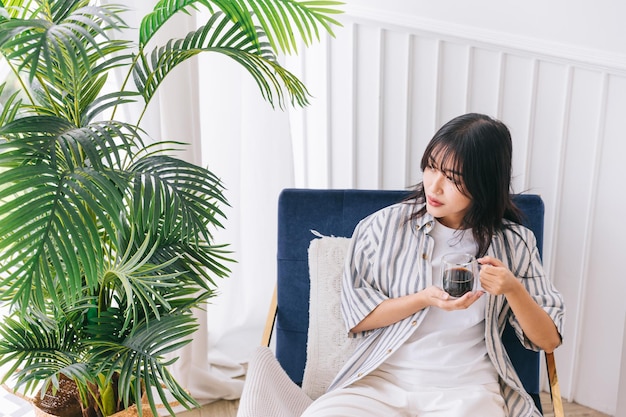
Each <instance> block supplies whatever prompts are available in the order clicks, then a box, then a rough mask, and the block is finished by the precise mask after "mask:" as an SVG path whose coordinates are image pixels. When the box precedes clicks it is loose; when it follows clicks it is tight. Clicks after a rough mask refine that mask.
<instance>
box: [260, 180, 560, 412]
mask: <svg viewBox="0 0 626 417" xmlns="http://www.w3.org/2000/svg"><path fill="white" fill-rule="evenodd" d="M406 195H407V191H380V190H376V191H372V190H313V189H285V190H283V192H282V193H281V195H280V197H279V204H278V252H277V261H278V265H277V268H278V270H277V273H278V277H277V292H276V294H275V297H276V298H275V299H274V300H273V303H272V304H273V305H272V308H271V309H270V314H269V315H268V323H267V326H266V331H265V333H264V336H263V338H264V340H263V344H265V345H267V344H268V343H269V338H270V337H271V335H272V333H273V334H274V335H275V343H276V352H275V354H276V359H277V360H278V362H279V363H280V365H281V367H282V368H283V369H284V371H285V372H286V373H287V375H288V376H289V377H290V378H291V380H292V381H293V382H295V383H296V384H298V385H301V384H302V379H303V374H304V369H305V364H306V352H307V330H308V326H309V305H308V301H309V268H308V248H309V245H310V242H311V240H312V238H314V236H313V235H312V234H311V230H316V231H318V232H320V233H321V234H323V235H327V236H331V235H333V236H345V237H350V236H351V235H352V232H353V230H354V227H355V226H356V224H357V223H358V222H359V221H360V220H361V219H362V218H364V217H366V216H367V215H369V214H371V213H373V212H374V211H376V210H378V209H381V208H383V207H386V206H388V205H391V204H394V203H396V202H399V201H400V200H402V199H403V198H404V197H405V196H406ZM514 199H515V202H516V204H517V205H518V207H520V209H521V210H522V211H523V213H524V215H525V222H524V223H525V225H526V226H527V227H528V228H530V229H531V230H532V231H533V232H534V234H535V236H536V238H537V244H538V248H539V251H540V253H541V250H542V243H543V222H544V205H543V201H542V200H541V198H540V197H539V196H537V195H515V196H514ZM503 338H504V343H505V346H506V349H507V352H508V354H509V356H510V358H511V360H512V362H513V364H514V366H515V369H516V371H517V373H518V375H519V377H520V379H521V380H522V382H523V384H524V387H525V389H526V391H527V392H528V393H529V394H530V395H531V396H532V397H533V399H534V400H535V403H536V404H537V407H538V408H539V410H541V403H540V399H539V392H540V388H539V381H540V376H539V364H540V354H539V353H538V352H533V351H530V350H527V349H525V348H524V347H523V346H522V345H521V344H520V343H519V341H518V339H517V337H516V336H515V334H514V331H513V330H512V328H510V326H509V327H508V328H507V329H506V330H505V333H504V335H503ZM546 361H547V365H548V373H549V377H550V388H551V391H552V396H553V406H554V408H555V415H556V416H559V415H562V404H561V397H560V392H559V389H558V381H557V378H556V370H555V366H554V357H553V356H552V354H547V355H546ZM559 412H560V413H561V414H559Z"/></svg>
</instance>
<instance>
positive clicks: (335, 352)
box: [302, 236, 356, 399]
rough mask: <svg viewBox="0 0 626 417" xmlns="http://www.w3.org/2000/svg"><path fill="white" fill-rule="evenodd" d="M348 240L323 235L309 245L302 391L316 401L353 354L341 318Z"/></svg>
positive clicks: (353, 344)
mask: <svg viewBox="0 0 626 417" xmlns="http://www.w3.org/2000/svg"><path fill="white" fill-rule="evenodd" d="M349 244H350V239H349V238H345V237H334V236H323V237H321V238H317V239H313V240H312V241H311V244H310V245H309V275H310V279H311V295H310V299H309V334H308V342H307V361H306V367H305V368H304V376H303V380H302V389H303V390H304V392H306V394H307V395H308V396H309V397H311V398H313V399H315V398H317V397H319V396H320V395H322V394H323V393H324V392H326V389H327V388H328V386H329V385H330V383H331V382H332V380H333V378H334V377H335V375H336V374H337V372H339V369H340V368H341V367H342V366H343V364H344V363H345V361H346V359H347V358H348V356H349V355H350V353H352V352H353V351H354V348H355V346H356V345H355V344H356V339H354V338H350V337H348V334H347V332H346V329H345V326H344V322H343V319H342V317H341V309H340V302H341V300H340V297H341V275H342V272H343V266H344V259H345V256H346V252H347V250H348V245H349Z"/></svg>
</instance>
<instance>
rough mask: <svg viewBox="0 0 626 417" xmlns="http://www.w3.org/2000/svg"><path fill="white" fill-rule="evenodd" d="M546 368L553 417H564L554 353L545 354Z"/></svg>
mask: <svg viewBox="0 0 626 417" xmlns="http://www.w3.org/2000/svg"><path fill="white" fill-rule="evenodd" d="M546 366H547V368H548V381H549V382H550V395H551V397H552V408H553V409H554V417H565V413H564V412H563V400H562V399H561V389H560V388H559V378H558V376H557V374H556V362H555V361H554V353H546Z"/></svg>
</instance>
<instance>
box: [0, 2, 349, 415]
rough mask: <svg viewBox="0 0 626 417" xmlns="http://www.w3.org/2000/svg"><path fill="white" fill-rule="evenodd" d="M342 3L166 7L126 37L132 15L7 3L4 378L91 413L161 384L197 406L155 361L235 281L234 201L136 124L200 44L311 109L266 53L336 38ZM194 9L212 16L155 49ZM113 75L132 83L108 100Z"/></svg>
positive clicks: (1, 250) (2, 94)
mask: <svg viewBox="0 0 626 417" xmlns="http://www.w3.org/2000/svg"><path fill="white" fill-rule="evenodd" d="M339 5H340V3H339V2H337V1H324V0H306V1H305V0H256V1H254V0H195V1H194V0H161V1H158V2H157V3H156V5H155V6H154V9H153V11H152V12H150V13H149V14H147V15H146V16H145V17H144V18H143V20H142V22H141V25H140V28H139V32H138V33H139V39H138V40H137V41H136V42H133V41H131V40H124V39H119V36H120V34H122V33H127V32H123V30H124V29H127V25H126V24H125V22H124V20H123V18H122V17H123V14H124V12H125V11H126V8H125V7H124V6H120V5H111V4H100V2H95V1H89V0H0V51H1V53H2V56H3V57H4V62H3V63H2V65H4V67H5V68H8V69H9V70H10V76H9V77H7V79H6V80H4V82H3V83H2V84H0V203H1V204H0V302H1V303H2V306H4V308H5V309H7V310H8V313H7V316H6V317H5V318H4V320H3V322H2V323H1V324H0V338H1V339H0V365H2V366H4V367H5V369H7V372H6V373H5V375H3V376H2V382H4V381H6V380H7V379H8V378H10V377H15V381H16V385H17V388H19V389H23V390H24V391H25V392H33V391H34V390H38V389H40V390H41V392H42V393H44V394H45V395H43V394H42V395H41V396H39V395H37V396H36V397H35V398H36V399H37V401H39V402H38V404H39V405H40V406H41V405H42V404H43V403H44V402H45V401H44V400H45V398H46V395H47V396H54V394H55V392H57V390H60V389H62V388H63V387H64V386H65V385H67V383H69V384H70V386H72V387H73V388H74V389H75V390H76V395H75V398H74V399H75V400H76V401H75V402H77V403H78V404H79V407H80V408H79V412H80V414H78V415H83V416H107V415H112V414H114V413H116V412H118V411H119V410H123V409H125V408H126V407H129V406H131V405H132V404H136V406H137V408H138V410H139V413H140V415H141V413H142V406H141V404H142V401H141V399H142V396H143V398H145V399H146V400H147V402H148V404H149V406H150V409H151V411H152V412H153V413H154V414H156V404H157V402H158V401H157V398H159V399H160V400H161V401H162V402H163V403H165V404H166V405H167V404H168V402H167V398H166V394H167V392H169V393H171V394H172V395H173V396H174V398H175V399H176V400H177V401H179V402H180V403H182V404H183V405H185V406H187V407H190V406H192V405H195V402H194V400H193V398H191V397H190V395H189V394H188V393H186V392H185V390H184V389H183V387H181V386H180V385H179V384H178V383H177V382H176V380H175V379H174V378H173V377H172V375H171V374H170V373H169V372H168V370H167V366H168V365H169V362H168V361H167V360H166V359H164V355H166V354H167V353H168V352H172V351H174V350H176V349H178V348H180V347H181V346H183V345H184V344H186V343H188V342H189V340H190V336H191V335H192V333H193V332H194V330H195V329H196V323H195V321H194V318H193V316H192V310H193V309H194V308H196V307H198V306H201V305H202V304H203V303H204V302H206V301H207V300H208V299H209V298H210V297H212V296H213V294H214V290H215V288H216V279H217V278H221V277H224V276H226V275H227V274H228V272H229V270H228V266H227V265H228V263H229V262H230V261H231V259H230V257H231V256H232V255H231V254H229V252H228V250H227V247H225V245H220V244H216V243H215V242H214V239H213V233H214V231H215V230H216V228H221V227H222V224H221V221H223V219H224V214H223V212H222V211H221V207H223V206H224V205H227V204H228V203H227V201H226V198H225V196H224V188H223V184H222V183H221V182H220V179H219V178H218V177H217V176H216V175H215V174H213V173H212V172H211V171H209V170H208V169H206V168H203V167H199V166H196V165H193V164H190V163H187V162H185V161H182V160H180V159H176V158H174V157H172V156H170V155H171V153H169V152H168V151H169V150H171V149H174V148H177V147H179V145H181V144H180V143H178V142H176V141H169V142H166V143H156V144H146V143H148V142H149V141H148V140H147V134H146V132H144V131H143V130H142V128H141V119H142V116H143V114H144V112H145V111H146V108H147V107H148V105H149V103H150V101H151V99H152V98H153V97H154V95H155V92H156V91H157V90H158V88H159V86H160V85H161V83H162V81H163V80H164V79H165V77H166V76H167V75H168V74H170V73H171V72H172V71H173V70H174V69H175V67H176V66H177V65H178V64H180V63H182V62H184V61H186V60H188V59H190V58H192V57H194V56H196V55H198V54H200V53H203V52H216V53H221V54H224V55H226V56H229V57H231V58H232V59H234V60H235V61H236V62H238V63H239V64H241V65H242V66H243V67H244V68H245V69H246V70H247V71H248V72H249V74H250V75H251V76H252V77H253V78H254V80H255V81H256V83H257V84H258V87H259V89H260V91H261V94H262V95H263V97H264V98H265V99H266V100H267V101H268V102H269V103H271V105H272V106H276V105H278V106H279V107H284V106H285V105H287V104H288V103H290V104H292V105H296V106H304V105H306V104H307V103H308V98H309V93H308V91H307V89H306V87H305V86H304V85H303V83H302V82H301V81H300V80H299V79H298V78H297V77H296V76H294V75H293V74H292V73H290V72H289V71H288V70H287V69H285V68H284V67H283V66H281V64H280V63H279V62H278V60H277V57H276V55H277V54H278V53H281V52H282V53H292V52H296V51H297V45H298V44H299V42H301V41H304V43H305V45H308V44H309V43H310V42H312V41H314V40H316V38H318V37H319V34H320V31H325V32H329V33H331V34H332V26H334V25H337V24H338V23H337V22H336V21H335V20H334V19H333V15H334V14H336V13H338V12H339V11H338V6H339ZM192 9H204V10H205V11H207V12H208V13H207V15H208V16H209V17H208V18H207V20H206V21H205V22H204V23H203V24H202V25H201V26H200V27H198V28H197V29H196V30H194V31H192V32H190V33H189V34H187V35H186V36H185V37H184V38H181V39H172V40H170V41H168V42H167V43H165V44H164V45H153V44H154V35H155V34H156V33H157V32H158V31H159V30H160V29H161V28H162V27H163V25H164V24H165V23H166V22H167V21H168V20H169V19H170V18H171V17H172V16H174V15H176V14H179V13H189V12H190V11H192ZM112 71H118V72H122V73H123V72H125V73H126V77H125V78H124V82H123V84H122V85H120V86H119V88H117V89H114V91H112V92H111V91H110V88H108V86H109V78H110V74H111V73H112ZM128 105H134V106H137V105H139V106H141V108H142V109H143V110H142V111H141V112H140V116H139V117H138V119H137V120H136V121H133V122H128V121H119V120H116V118H115V114H116V112H117V110H118V108H119V107H120V106H128ZM168 410H169V412H170V413H172V414H173V410H172V409H171V408H169V406H168ZM46 411H48V412H52V411H53V410H46ZM55 412H59V410H56V411H55ZM58 415H62V414H58ZM68 415H69V414H68Z"/></svg>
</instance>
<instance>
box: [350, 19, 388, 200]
mask: <svg viewBox="0 0 626 417" xmlns="http://www.w3.org/2000/svg"><path fill="white" fill-rule="evenodd" d="M356 34H357V39H356V53H357V55H356V72H355V76H356V86H355V87H356V91H355V92H356V103H355V104H356V105H355V109H356V114H355V117H356V119H355V120H356V124H355V133H356V139H357V140H356V161H355V163H356V177H355V186H356V187H358V188H378V187H379V186H380V176H381V166H380V164H381V160H380V158H381V155H380V134H381V131H380V128H381V114H382V109H381V104H382V103H381V101H382V97H381V94H382V91H381V89H382V80H381V68H382V59H381V58H382V57H381V49H382V43H381V42H382V39H381V35H382V32H381V29H380V28H378V27H373V26H368V25H359V26H358V30H357V32H356Z"/></svg>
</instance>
